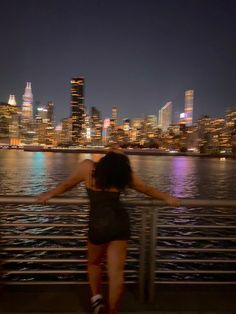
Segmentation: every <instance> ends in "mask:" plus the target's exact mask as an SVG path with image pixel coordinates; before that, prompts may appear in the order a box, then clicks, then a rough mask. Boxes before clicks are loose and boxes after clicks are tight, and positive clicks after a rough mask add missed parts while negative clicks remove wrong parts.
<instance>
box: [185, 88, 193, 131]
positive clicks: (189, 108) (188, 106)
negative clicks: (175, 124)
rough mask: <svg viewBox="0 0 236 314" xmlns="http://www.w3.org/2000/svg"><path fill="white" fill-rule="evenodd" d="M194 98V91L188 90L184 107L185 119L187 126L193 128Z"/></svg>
mask: <svg viewBox="0 0 236 314" xmlns="http://www.w3.org/2000/svg"><path fill="white" fill-rule="evenodd" d="M193 98H194V91H193V90H186V92H185V106H184V118H185V124H186V126H192V124H193Z"/></svg>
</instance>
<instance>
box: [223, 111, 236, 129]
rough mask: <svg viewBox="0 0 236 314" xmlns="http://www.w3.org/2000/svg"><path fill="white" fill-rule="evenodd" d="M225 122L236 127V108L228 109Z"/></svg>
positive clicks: (228, 126) (228, 125) (227, 125)
mask: <svg viewBox="0 0 236 314" xmlns="http://www.w3.org/2000/svg"><path fill="white" fill-rule="evenodd" d="M225 120H226V121H225V122H226V127H227V128H232V129H235V128H236V109H232V108H231V109H228V110H227V111H226V115H225Z"/></svg>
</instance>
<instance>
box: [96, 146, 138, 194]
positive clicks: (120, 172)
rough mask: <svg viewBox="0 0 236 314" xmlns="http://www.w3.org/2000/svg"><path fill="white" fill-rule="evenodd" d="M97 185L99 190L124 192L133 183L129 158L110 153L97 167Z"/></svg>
mask: <svg viewBox="0 0 236 314" xmlns="http://www.w3.org/2000/svg"><path fill="white" fill-rule="evenodd" d="M94 178H95V185H96V187H97V188H99V189H102V190H104V189H109V188H112V187H114V188H117V189H119V190H124V189H125V187H127V186H128V185H129V184H130V183H131V181H132V169H131V166H130V162H129V158H128V157H127V156H126V155H124V154H121V153H117V152H114V151H110V152H108V153H107V154H106V155H105V156H104V157H102V158H101V159H100V160H99V161H98V163H97V164H96V166H95V170H94Z"/></svg>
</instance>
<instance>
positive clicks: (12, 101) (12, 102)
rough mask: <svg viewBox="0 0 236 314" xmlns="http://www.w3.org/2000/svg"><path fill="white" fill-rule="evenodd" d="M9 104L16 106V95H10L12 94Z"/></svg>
mask: <svg viewBox="0 0 236 314" xmlns="http://www.w3.org/2000/svg"><path fill="white" fill-rule="evenodd" d="M8 105H11V106H16V98H15V95H10V96H9V100H8Z"/></svg>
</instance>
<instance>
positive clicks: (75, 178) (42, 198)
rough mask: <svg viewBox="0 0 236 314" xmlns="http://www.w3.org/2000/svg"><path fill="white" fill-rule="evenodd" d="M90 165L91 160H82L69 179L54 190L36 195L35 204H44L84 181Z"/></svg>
mask: <svg viewBox="0 0 236 314" xmlns="http://www.w3.org/2000/svg"><path fill="white" fill-rule="evenodd" d="M91 163H92V161H91V160H83V161H82V162H81V163H80V164H79V166H78V168H77V169H76V171H75V172H74V173H73V174H72V175H71V176H70V177H68V178H67V179H66V180H64V181H62V182H61V183H59V184H58V185H57V186H56V187H55V188H53V189H51V190H49V191H47V192H44V193H41V194H39V195H37V202H39V203H45V202H46V201H47V200H49V199H50V198H52V197H54V196H56V195H59V194H62V193H64V192H66V191H68V190H70V189H72V188H73V187H74V186H76V185H77V184H78V183H80V182H82V181H85V178H86V175H87V174H88V171H89V168H90V167H91Z"/></svg>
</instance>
